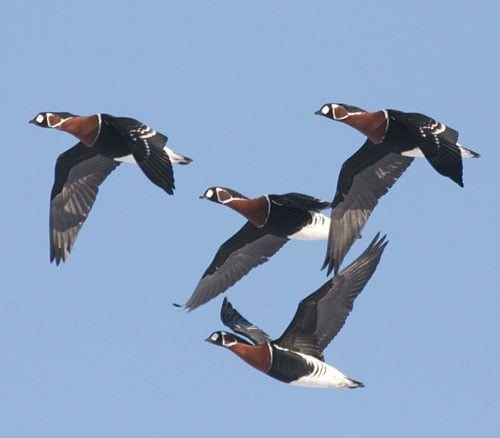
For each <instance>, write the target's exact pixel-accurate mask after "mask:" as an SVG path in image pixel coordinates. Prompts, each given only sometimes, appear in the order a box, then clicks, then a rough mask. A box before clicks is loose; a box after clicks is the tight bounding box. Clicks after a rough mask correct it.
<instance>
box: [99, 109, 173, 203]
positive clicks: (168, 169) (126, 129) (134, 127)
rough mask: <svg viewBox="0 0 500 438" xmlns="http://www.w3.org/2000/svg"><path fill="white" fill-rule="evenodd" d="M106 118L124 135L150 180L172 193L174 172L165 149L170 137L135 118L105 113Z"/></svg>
mask: <svg viewBox="0 0 500 438" xmlns="http://www.w3.org/2000/svg"><path fill="white" fill-rule="evenodd" d="M103 117H104V115H103ZM105 118H106V122H107V123H109V124H110V125H112V126H113V127H115V128H116V131H117V133H118V134H119V135H121V136H122V137H124V141H126V142H127V144H128V145H129V148H130V151H131V152H132V155H133V156H134V159H135V161H136V162H137V164H138V165H139V167H140V168H141V169H142V171H143V172H144V174H145V175H146V176H147V177H148V178H149V180H150V181H151V182H152V183H153V184H156V185H157V186H159V187H161V188H162V189H163V190H165V191H166V192H167V193H168V194H170V195H172V194H173V193H174V188H175V184H174V172H173V169H172V163H171V161H170V158H169V156H168V154H167V153H166V152H165V150H164V149H163V147H164V146H165V144H166V143H167V140H168V138H167V137H166V136H165V135H163V134H160V133H159V132H156V131H155V130H154V129H153V128H150V127H149V126H147V125H144V124H143V123H141V122H139V121H137V120H135V119H131V118H128V117H113V116H110V115H105Z"/></svg>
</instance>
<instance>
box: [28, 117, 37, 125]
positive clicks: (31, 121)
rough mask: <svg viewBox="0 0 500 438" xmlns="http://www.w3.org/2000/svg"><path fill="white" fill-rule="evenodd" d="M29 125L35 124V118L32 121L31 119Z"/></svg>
mask: <svg viewBox="0 0 500 438" xmlns="http://www.w3.org/2000/svg"><path fill="white" fill-rule="evenodd" d="M29 123H32V124H33V125H34V124H35V123H36V117H35V118H34V119H31V120H30V121H29Z"/></svg>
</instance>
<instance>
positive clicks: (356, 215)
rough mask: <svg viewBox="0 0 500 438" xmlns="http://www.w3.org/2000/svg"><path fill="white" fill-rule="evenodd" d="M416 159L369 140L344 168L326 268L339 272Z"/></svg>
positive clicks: (334, 200)
mask: <svg viewBox="0 0 500 438" xmlns="http://www.w3.org/2000/svg"><path fill="white" fill-rule="evenodd" d="M412 161H413V158H411V157H405V156H402V155H399V154H395V153H391V152H389V150H388V148H386V147H385V146H383V145H381V144H374V143H372V142H371V141H370V140H367V141H366V142H365V144H364V145H363V146H362V147H361V148H360V149H359V150H358V151H357V152H356V153H355V154H354V155H352V156H351V157H350V158H348V159H347V160H346V161H345V163H344V164H343V165H342V169H341V170H340V174H339V178H338V182H337V192H336V193H335V197H334V199H333V202H332V212H331V221H330V231H329V233H328V246H327V250H326V257H325V261H324V263H323V268H325V267H327V273H328V274H330V272H331V271H332V269H333V270H334V272H335V273H337V272H338V270H339V268H340V264H341V263H342V260H343V259H344V257H345V255H346V254H347V252H348V251H349V248H350V247H351V245H352V244H353V242H354V241H355V240H356V239H357V238H359V237H360V234H361V230H362V229H363V227H364V225H365V223H366V221H367V220H368V218H369V217H370V214H371V212H372V211H373V209H374V208H375V206H376V205H377V203H378V200H379V199H380V198H381V197H382V196H383V195H385V194H386V193H387V191H388V190H389V189H390V188H391V187H392V185H393V184H394V183H395V182H396V180H397V179H398V178H399V177H400V176H401V174H402V173H403V172H404V171H405V170H406V168H407V167H408V166H409V165H410V164H411V163H412Z"/></svg>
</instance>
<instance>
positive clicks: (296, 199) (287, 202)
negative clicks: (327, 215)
mask: <svg viewBox="0 0 500 438" xmlns="http://www.w3.org/2000/svg"><path fill="white" fill-rule="evenodd" d="M269 197H270V198H271V199H272V200H273V201H274V202H276V203H277V204H279V205H283V206H286V207H293V208H298V209H300V210H308V211H321V210H324V209H326V208H329V207H331V203H330V202H328V201H323V200H322V199H318V198H314V197H312V196H309V195H304V194H302V193H286V194H284V195H269Z"/></svg>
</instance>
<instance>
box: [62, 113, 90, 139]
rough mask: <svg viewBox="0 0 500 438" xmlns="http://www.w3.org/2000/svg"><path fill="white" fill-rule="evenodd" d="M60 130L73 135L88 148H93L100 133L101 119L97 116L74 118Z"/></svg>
mask: <svg viewBox="0 0 500 438" xmlns="http://www.w3.org/2000/svg"><path fill="white" fill-rule="evenodd" d="M59 129H61V131H66V132H69V133H70V134H73V135H74V136H75V137H76V138H78V140H80V141H81V142H82V143H83V144H85V145H86V146H92V145H93V144H94V143H95V141H96V140H97V135H98V133H99V118H98V117H97V115H93V116H84V117H73V118H71V119H69V120H67V121H66V122H64V123H63V124H62V125H61V127H60V128H59Z"/></svg>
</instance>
